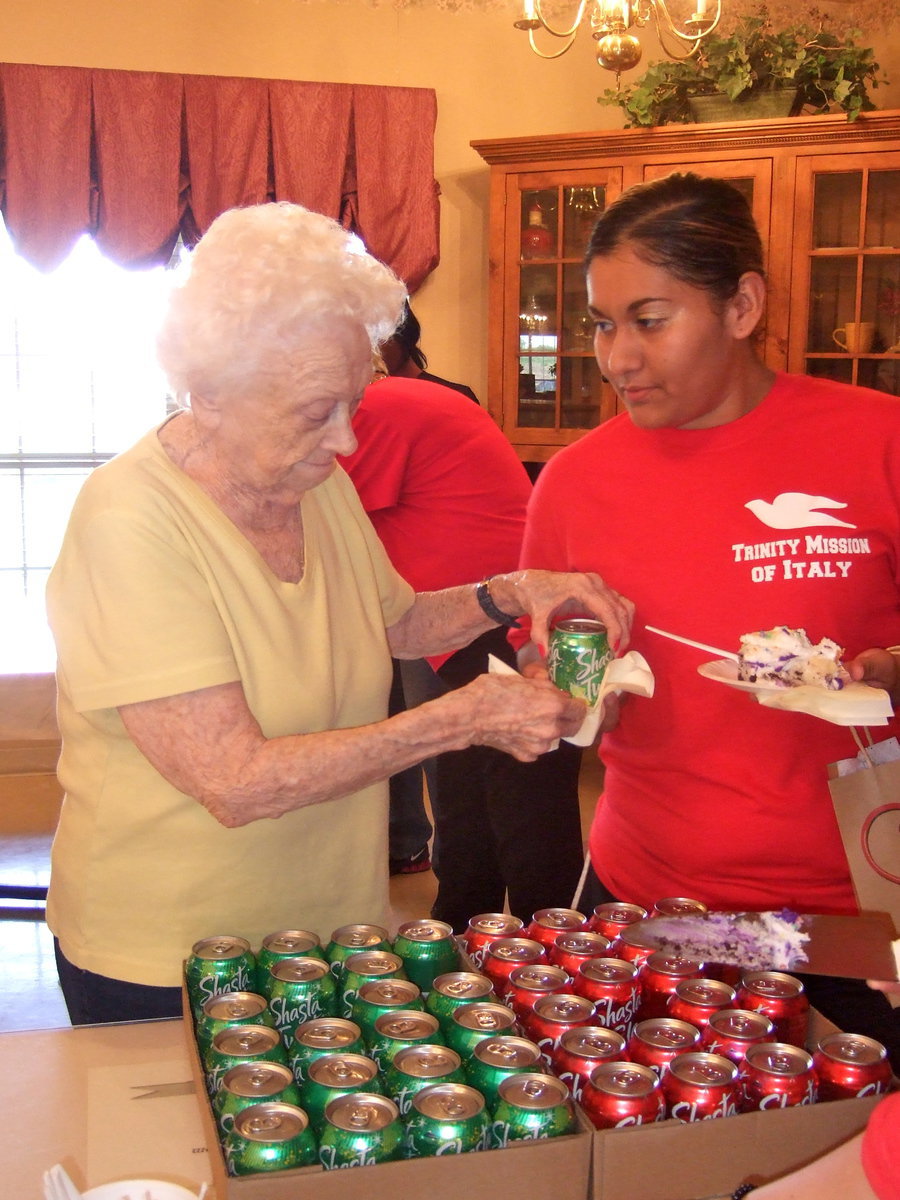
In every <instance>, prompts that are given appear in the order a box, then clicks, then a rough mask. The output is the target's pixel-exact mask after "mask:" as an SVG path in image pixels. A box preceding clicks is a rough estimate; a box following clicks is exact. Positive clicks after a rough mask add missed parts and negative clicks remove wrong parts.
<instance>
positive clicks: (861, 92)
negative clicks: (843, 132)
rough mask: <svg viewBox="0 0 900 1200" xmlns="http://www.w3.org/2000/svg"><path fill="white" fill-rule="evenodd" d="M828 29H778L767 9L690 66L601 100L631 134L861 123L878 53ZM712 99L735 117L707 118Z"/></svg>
mask: <svg viewBox="0 0 900 1200" xmlns="http://www.w3.org/2000/svg"><path fill="white" fill-rule="evenodd" d="M826 21H827V18H825V17H824V16H823V15H822V14H820V13H816V12H811V13H810V16H809V18H806V19H800V20H797V21H795V22H794V23H792V24H788V25H785V26H783V27H779V28H776V27H775V25H774V24H773V21H772V18H771V16H770V13H769V11H768V9H767V8H766V7H765V6H763V7H761V8H759V9H757V10H755V11H754V12H752V13H750V14H747V15H744V16H741V17H739V18H738V20H737V23H736V24H735V26H734V28H733V29H732V31H731V32H730V33H726V32H723V33H713V34H710V35H709V36H707V37H705V38H704V39H703V41H702V42H701V43H700V46H699V47H698V48H697V50H695V51H694V53H693V54H691V55H689V56H688V57H687V58H682V59H677V60H674V61H673V60H672V59H662V60H660V61H659V62H656V63H653V64H652V65H651V66H650V67H649V68H648V69H647V70H646V71H645V72H644V74H643V75H642V76H641V77H640V79H638V80H636V81H635V82H634V83H632V84H630V85H629V86H627V87H624V88H622V89H621V90H614V89H612V88H608V89H607V90H606V91H605V92H604V93H603V95H602V96H600V97H598V100H599V102H600V103H601V104H618V105H620V106H621V108H622V109H624V111H625V113H626V116H627V117H628V121H627V122H626V127H629V128H630V127H635V126H639V125H669V124H677V123H682V124H685V123H688V122H691V121H695V120H701V119H707V120H741V119H745V118H747V117H755V116H779V115H781V116H787V115H790V114H792V113H798V112H801V111H805V112H813V113H821V112H830V111H843V112H846V113H847V116H848V119H849V120H851V121H852V120H855V119H856V117H857V116H858V115H859V113H860V112H863V111H865V110H869V109H873V108H874V107H875V105H874V104H873V103H872V101H871V99H870V97H869V91H868V89H869V87H873V88H874V87H877V86H878V84H879V82H880V80H879V78H878V70H879V66H878V63H877V62H875V59H874V52H873V51H872V49H871V48H870V47H867V46H864V45H861V44H860V41H859V39H860V38H861V37H862V34H861V33H860V31H859V30H856V29H851V30H846V31H840V32H837V31H834V30H831V29H829V28H828V27H827V25H826ZM706 97H712V98H714V99H713V101H712V103H713V104H716V103H717V102H718V103H719V104H722V103H724V104H727V105H734V110H733V111H732V112H727V111H726V112H725V115H722V111H723V110H721V109H720V108H718V107H717V108H716V111H715V112H714V113H713V114H711V115H709V116H706V117H705V118H704V117H703V116H702V115H698V109H699V108H700V107H701V106H702V105H703V103H704V100H705V98H706ZM698 98H699V103H698ZM757 101H761V102H762V105H763V108H762V110H761V111H757V106H756V102H757ZM779 106H780V107H779Z"/></svg>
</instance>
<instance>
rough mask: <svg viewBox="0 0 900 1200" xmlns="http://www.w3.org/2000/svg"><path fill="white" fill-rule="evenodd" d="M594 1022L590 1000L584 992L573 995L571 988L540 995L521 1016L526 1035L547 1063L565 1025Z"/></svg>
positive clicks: (573, 1026)
mask: <svg viewBox="0 0 900 1200" xmlns="http://www.w3.org/2000/svg"><path fill="white" fill-rule="evenodd" d="M593 1024H595V1021H594V1006H593V1004H591V1002H590V1000H588V999H586V998H585V997H584V996H574V995H572V993H571V992H555V993H554V994H553V995H551V996H541V997H540V998H539V999H538V1000H536V1001H535V1003H534V1008H533V1009H532V1010H531V1012H529V1013H526V1014H525V1017H524V1018H523V1020H522V1025H523V1027H524V1029H525V1034H526V1036H527V1037H529V1038H530V1039H531V1040H532V1041H533V1042H534V1043H535V1044H536V1045H537V1046H539V1047H540V1051H541V1054H543V1056H544V1060H545V1061H546V1063H547V1064H548V1066H549V1064H550V1062H551V1057H552V1054H553V1051H554V1050H555V1049H556V1047H557V1046H558V1045H559V1039H560V1038H561V1037H562V1035H563V1034H564V1033H565V1032H566V1030H567V1029H575V1028H576V1027H577V1026H579V1025H593Z"/></svg>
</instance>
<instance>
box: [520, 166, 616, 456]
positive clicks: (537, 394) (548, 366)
mask: <svg viewBox="0 0 900 1200" xmlns="http://www.w3.org/2000/svg"><path fill="white" fill-rule="evenodd" d="M610 174H616V175H618V174H620V172H608V171H601V172H599V175H600V176H601V179H600V180H599V181H596V180H595V178H593V177H592V178H587V177H585V176H584V175H583V174H582V175H579V176H578V177H577V178H576V177H575V175H574V173H570V172H560V173H559V176H558V177H557V178H555V179H553V181H552V182H551V181H549V180H548V177H547V176H541V177H537V178H535V177H530V176H519V177H517V178H515V179H514V180H512V181H511V187H512V196H511V198H510V201H511V204H512V205H513V206H514V208H513V211H514V212H515V213H516V214H517V222H516V223H515V224H514V225H512V223H511V225H512V228H511V230H510V236H513V235H514V236H515V237H516V239H517V245H516V247H515V248H514V249H515V253H514V254H512V255H510V256H509V259H508V261H509V262H510V263H511V264H512V269H513V270H514V271H515V273H516V275H517V286H516V287H514V288H510V290H509V293H508V294H509V295H515V296H517V297H518V305H517V312H516V313H515V314H511V317H512V319H511V320H510V326H511V327H512V328H515V330H516V337H517V367H518V377H517V379H516V380H515V381H510V380H507V381H506V389H505V390H506V391H507V400H508V401H510V400H512V399H513V398H512V397H511V396H510V394H509V393H510V391H511V390H512V385H513V384H514V390H515V397H514V404H513V403H509V402H507V403H506V404H505V405H504V414H505V415H506V414H510V413H511V412H512V411H513V410H514V413H515V416H514V419H513V420H512V421H509V420H508V419H507V420H506V421H505V422H504V425H505V428H506V430H507V432H508V433H510V434H513V433H515V435H516V436H517V437H518V438H519V439H520V440H521V436H522V435H523V434H524V435H525V440H526V441H528V440H532V441H534V442H535V443H538V442H540V441H542V440H544V441H546V439H547V437H548V436H553V441H555V442H559V434H560V431H565V430H581V431H584V430H587V429H593V428H594V426H596V425H599V424H600V422H601V421H603V420H605V419H606V418H608V417H609V416H612V415H613V414H614V413H615V396H614V395H613V393H612V389H611V388H610V387H609V385H608V384H605V382H604V380H603V378H602V376H601V375H600V371H599V368H598V367H597V363H596V360H595V358H594V350H593V326H592V324H591V321H590V319H589V318H588V315H587V297H586V291H585V281H584V265H583V263H584V252H585V250H586V248H587V244H588V240H589V238H590V235H591V231H592V229H593V227H594V222H595V221H596V219H597V217H598V215H599V214H600V212H602V210H603V208H604V207H605V205H606V204H607V203H608V201H609V200H610V199H611V196H612V194H615V192H616V191H617V190H618V189H616V188H613V187H611V186H610V182H609V180H608V178H607V176H609V175H610ZM529 431H534V432H533V434H529ZM540 431H546V432H544V433H541V432H540ZM563 440H564V439H563Z"/></svg>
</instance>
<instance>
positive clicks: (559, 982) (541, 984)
mask: <svg viewBox="0 0 900 1200" xmlns="http://www.w3.org/2000/svg"><path fill="white" fill-rule="evenodd" d="M569 982H570V980H569V976H568V975H567V974H566V973H565V971H564V970H563V969H562V967H551V966H548V965H547V964H545V963H528V964H527V965H526V966H524V967H516V968H515V970H514V971H513V972H512V973H511V974H510V977H509V979H508V980H507V987H506V991H505V993H504V994H503V996H502V997H501V999H502V1000H503V1001H505V1003H506V1004H508V1005H509V1006H510V1008H511V1009H512V1010H513V1012H514V1013H515V1014H516V1016H517V1017H518V1018H519V1019H520V1020H523V1019H524V1017H525V1016H526V1014H527V1013H530V1012H531V1010H532V1009H533V1008H534V1005H535V1001H537V1000H539V999H540V998H541V996H552V995H553V994H554V993H556V992H565V991H567V990H568V988H569Z"/></svg>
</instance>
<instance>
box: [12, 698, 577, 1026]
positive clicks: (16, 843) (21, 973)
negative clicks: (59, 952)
mask: <svg viewBox="0 0 900 1200" xmlns="http://www.w3.org/2000/svg"><path fill="white" fill-rule="evenodd" d="M10 679H11V677H9V676H7V677H5V678H3V677H0V887H2V885H4V884H15V885H18V886H24V887H40V886H46V884H47V881H48V878H49V862H50V841H51V838H52V833H53V829H54V827H55V824H56V819H57V815H58V811H59V802H60V793H59V788H58V785H57V783H56V778H55V775H54V774H53V769H54V766H55V763H56V756H57V753H58V740H57V734H56V725H55V718H54V712H53V684H52V679H51V678H50V677H48V676H19V677H17V678H16V679H15V680H14V681H13V683H10ZM599 779H600V774H599V765H598V764H597V761H596V758H595V756H594V755H593V754H592V753H588V754H586V755H585V763H584V767H583V770H582V787H581V814H582V826H583V829H584V833H585V837H586V835H587V828H588V826H589V824H590V820H591V817H592V815H593V810H594V805H595V803H596V798H597V794H598V791H599ZM436 886H437V884H436V880H435V877H434V875H433V874H432V872H431V871H423V872H421V873H420V874H418V875H398V876H395V877H394V878H393V879H392V880H391V905H392V916H393V921H392V926H393V928H396V927H397V926H398V925H401V924H402V923H403V922H404V921H410V920H413V919H414V918H416V917H421V916H424V915H425V914H427V913H428V912H429V911H430V909H431V904H432V902H433V899H434V895H435V891H436ZM41 912H42V910H41V908H40V906H38V907H37V909H36V908H35V907H34V906H29V905H27V904H15V905H13V904H11V903H10V902H8V901H0V962H2V964H3V984H2V986H0V1032H5V1031H9V1030H21V1029H49V1028H58V1027H61V1026H65V1025H68V1023H69V1022H68V1016H67V1014H66V1009H65V1005H64V1003H63V1000H62V995H61V993H60V991H59V987H58V984H57V979H56V967H55V964H54V961H53V946H52V939H51V937H50V933H49V931H48V929H47V926H46V925H45V924H44V921H43V919H42V916H41V915H40V914H41Z"/></svg>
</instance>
